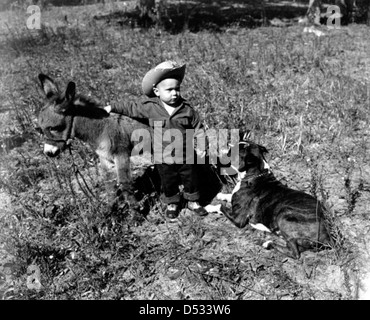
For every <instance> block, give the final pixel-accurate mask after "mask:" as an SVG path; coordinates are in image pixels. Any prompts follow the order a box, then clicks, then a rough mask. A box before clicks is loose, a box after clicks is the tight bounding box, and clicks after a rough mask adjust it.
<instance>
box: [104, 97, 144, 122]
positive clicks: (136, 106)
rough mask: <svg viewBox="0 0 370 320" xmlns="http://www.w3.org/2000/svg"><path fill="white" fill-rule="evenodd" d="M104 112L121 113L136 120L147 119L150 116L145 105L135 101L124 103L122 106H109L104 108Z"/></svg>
mask: <svg viewBox="0 0 370 320" xmlns="http://www.w3.org/2000/svg"><path fill="white" fill-rule="evenodd" d="M104 110H105V111H106V112H107V113H111V112H114V113H119V114H122V115H124V116H127V117H130V118H136V119H147V118H148V116H149V115H148V112H147V111H146V109H145V107H144V106H143V104H141V103H139V102H135V101H130V102H126V103H122V104H120V105H107V106H105V107H104Z"/></svg>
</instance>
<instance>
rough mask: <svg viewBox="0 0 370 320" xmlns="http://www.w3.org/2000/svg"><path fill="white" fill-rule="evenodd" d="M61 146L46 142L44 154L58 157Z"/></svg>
mask: <svg viewBox="0 0 370 320" xmlns="http://www.w3.org/2000/svg"><path fill="white" fill-rule="evenodd" d="M60 151H61V150H60V148H58V147H56V146H53V145H51V144H47V143H45V144H44V154H45V155H47V156H48V157H56V156H57V155H58V154H60Z"/></svg>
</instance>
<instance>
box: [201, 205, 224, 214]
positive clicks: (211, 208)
mask: <svg viewBox="0 0 370 320" xmlns="http://www.w3.org/2000/svg"><path fill="white" fill-rule="evenodd" d="M204 209H206V211H207V212H209V213H211V212H219V213H222V212H221V205H220V204H216V205H212V204H209V205H208V206H205V207H204Z"/></svg>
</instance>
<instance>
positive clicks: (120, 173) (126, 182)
mask: <svg viewBox="0 0 370 320" xmlns="http://www.w3.org/2000/svg"><path fill="white" fill-rule="evenodd" d="M114 164H115V166H116V174H117V184H118V185H120V186H121V187H122V189H123V190H127V191H132V181H131V179H132V177H131V168H130V155H129V154H128V153H123V154H120V155H117V156H115V158H114Z"/></svg>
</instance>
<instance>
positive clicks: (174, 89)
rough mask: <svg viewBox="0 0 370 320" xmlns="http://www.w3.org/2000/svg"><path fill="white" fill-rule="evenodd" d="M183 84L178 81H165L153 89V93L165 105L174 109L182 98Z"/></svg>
mask: <svg viewBox="0 0 370 320" xmlns="http://www.w3.org/2000/svg"><path fill="white" fill-rule="evenodd" d="M180 85H181V82H180V81H179V80H177V79H172V78H168V79H164V80H162V81H161V82H159V83H157V85H156V86H155V87H154V88H153V92H154V93H155V95H156V96H157V97H159V98H160V99H161V100H162V101H163V102H164V103H165V104H167V105H169V106H171V107H174V106H176V104H177V102H178V101H179V98H180Z"/></svg>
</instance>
